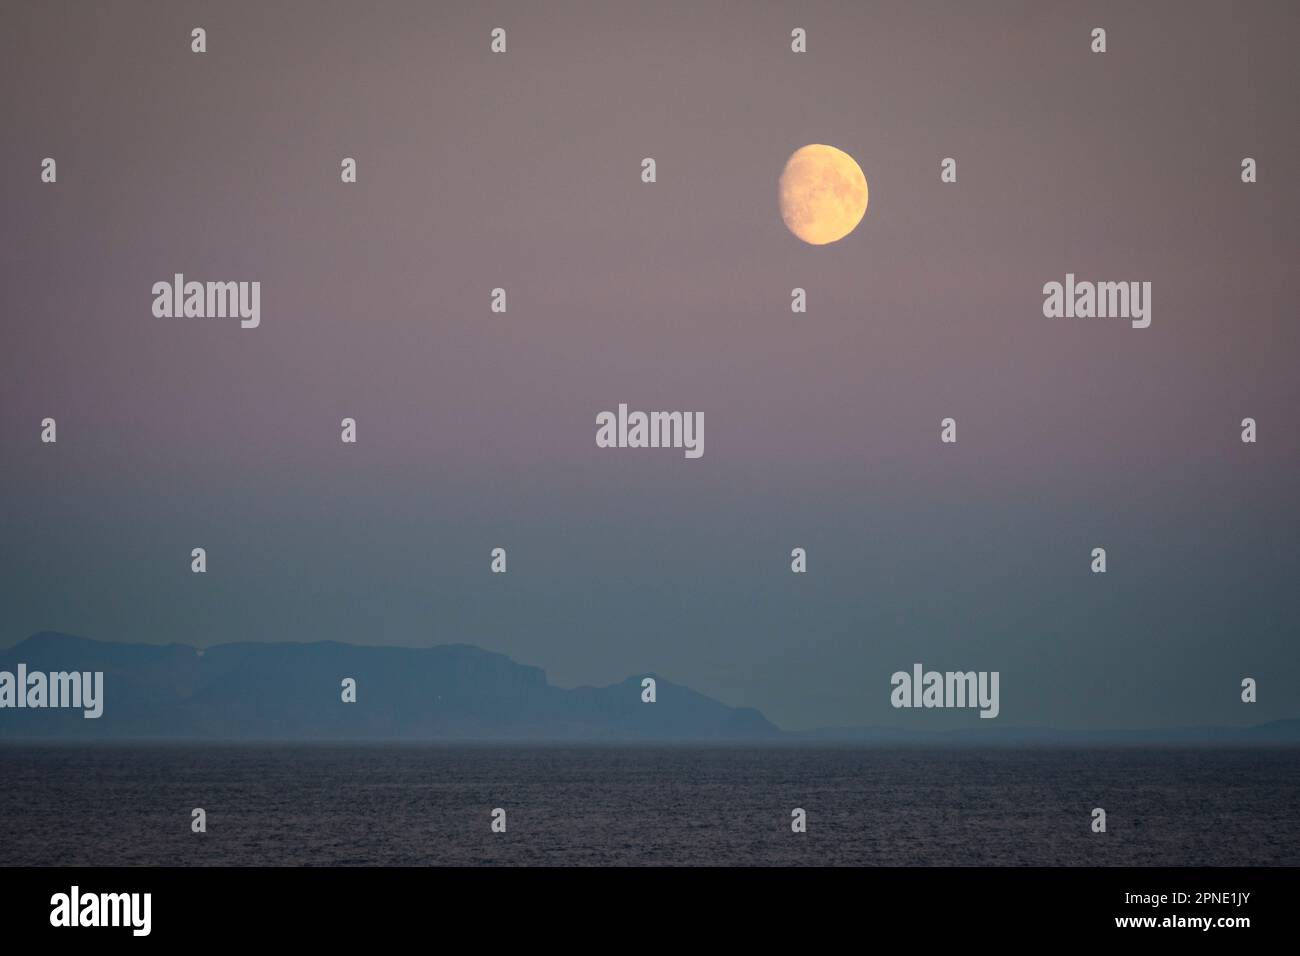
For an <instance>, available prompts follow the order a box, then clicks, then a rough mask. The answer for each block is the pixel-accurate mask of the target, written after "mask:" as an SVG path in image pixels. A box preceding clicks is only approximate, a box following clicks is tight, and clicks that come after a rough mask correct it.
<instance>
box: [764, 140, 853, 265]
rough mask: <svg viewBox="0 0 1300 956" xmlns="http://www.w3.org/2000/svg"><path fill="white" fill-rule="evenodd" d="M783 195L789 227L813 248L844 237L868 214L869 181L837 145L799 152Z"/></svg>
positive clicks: (791, 164) (789, 164)
mask: <svg viewBox="0 0 1300 956" xmlns="http://www.w3.org/2000/svg"><path fill="white" fill-rule="evenodd" d="M780 194H781V218H782V219H784V220H785V224H786V227H787V228H788V229H789V230H790V231H791V232H793V233H794V234H795V235H796V236H798V237H799V238H800V239H802V240H803V241H804V242H810V243H812V244H813V245H814V246H824V245H826V243H828V242H835V240H837V239H843V238H844V237H845V236H847V235H848V234H849V233H851V232H852V231H853V230H854V229H856V228H857V225H858V223H860V222H861V221H862V217H863V216H864V215H866V212H867V177H866V176H864V175H862V167H861V166H859V165H858V164H857V162H855V161H854V159H853V157H852V156H850V155H849V154H848V153H846V152H844V151H843V150H840V149H836V148H835V147H834V146H823V145H821V144H819V143H817V144H813V145H811V146H803V147H800V148H799V149H796V150H795V151H794V154H793V155H792V156H791V157H790V158H789V160H787V161H786V164H785V169H784V170H783V171H782V173H781V187H780Z"/></svg>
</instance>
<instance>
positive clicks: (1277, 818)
mask: <svg viewBox="0 0 1300 956" xmlns="http://www.w3.org/2000/svg"><path fill="white" fill-rule="evenodd" d="M196 808H202V809H203V810H204V812H205V816H206V832H204V833H195V832H193V829H192V821H193V819H194V814H193V811H194V810H195V809H196ZM1094 808H1102V809H1104V810H1105V812H1106V817H1105V819H1106V829H1105V832H1104V833H1099V832H1093V821H1094V815H1093V810H1094ZM498 809H499V810H502V811H504V815H502V814H496V815H495V816H496V817H497V818H501V817H502V816H504V821H505V830H504V832H494V831H493V828H492V821H493V819H494V811H496V810H498ZM796 809H801V810H803V811H804V814H805V816H806V821H807V829H806V832H803V833H796V832H794V831H793V830H792V826H791V823H792V820H793V819H794V817H793V816H792V814H793V812H794V811H795V810H796ZM0 865H3V866H44V865H50V866H72V865H76V866H110V865H111V866H135V865H173V866H218V865H239V866H389V865H403V866H478V865H489V866H664V865H678V866H953V865H955V866H1023V865H1037V866H1078V865H1083V866H1296V865H1300V748H1295V747H1270V748H1231V749H1212V748H1197V747H1170V748H1155V749H1153V748H1149V747H1142V748H1138V747H1131V748H1121V747H1113V748H1086V747H1062V748H1056V747H1026V748H1014V747H997V748H987V749H984V748H971V747H952V748H944V747H908V748H895V747H885V748H882V747H868V746H847V745H846V746H819V745H812V744H798V745H770V746H766V745H765V746H732V745H717V746H659V745H648V744H646V745H617V746H615V745H583V746H569V745H564V746H561V745H533V746H522V745H489V744H483V745H450V744H369V743H367V744H302V743H298V744H271V743H256V744H249V743H238V744H235V743H231V744H212V743H202V744H180V743H164V744H154V743H151V744H134V743H130V744H128V743H120V744H119V743H98V744H94V745H86V744H71V743H68V744H62V743H60V744H23V743H12V742H10V743H3V744H0Z"/></svg>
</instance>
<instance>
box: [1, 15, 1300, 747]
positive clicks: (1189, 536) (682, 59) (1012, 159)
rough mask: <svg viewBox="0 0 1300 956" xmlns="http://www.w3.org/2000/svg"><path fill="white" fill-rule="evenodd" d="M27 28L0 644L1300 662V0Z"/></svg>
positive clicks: (795, 686) (1220, 689)
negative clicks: (1130, 303) (73, 639)
mask: <svg viewBox="0 0 1300 956" xmlns="http://www.w3.org/2000/svg"><path fill="white" fill-rule="evenodd" d="M194 26H204V27H206V29H207V31H208V44H209V52H208V53H206V54H204V55H201V56H200V55H194V54H192V53H190V51H189V31H190V29H191V28H192V27H194ZM494 26H503V27H505V28H506V29H507V30H508V31H509V34H508V35H509V52H508V53H507V54H506V55H504V56H494V55H492V54H490V53H489V50H488V34H489V30H490V29H491V28H492V27H494ZM795 26H802V27H804V28H805V29H806V30H807V31H808V38H809V39H808V44H809V52H808V53H807V54H804V55H795V54H792V53H791V52H790V50H789V35H790V30H791V29H792V28H793V27H795ZM1094 26H1104V27H1105V28H1106V29H1107V31H1108V42H1109V52H1107V53H1106V54H1104V55H1094V54H1092V53H1091V52H1090V51H1089V33H1090V30H1091V29H1092V28H1093V27H1094ZM0 35H3V36H4V37H5V38H6V39H5V41H4V51H5V54H4V56H3V57H0V115H3V118H4V135H3V136H2V137H0V175H3V199H2V209H3V215H0V253H2V256H0V270H2V271H0V321H2V322H3V348H2V349H0V481H2V483H3V493H2V495H0V644H10V643H13V642H15V641H18V640H21V639H22V638H24V637H26V636H28V635H29V634H31V633H32V632H34V631H38V630H43V629H52V630H63V631H68V632H72V633H76V634H81V635H84V636H87V637H95V638H101V639H116V640H135V641H147V642H170V641H178V642H183V643H191V644H197V645H207V644H213V643H219V642H225V641H233V640H304V641H305V640H317V639H333V640H342V641H351V642H356V643H376V644H377V643H386V644H404V645H414V646H424V645H428V644H436V643H445V642H452V641H463V642H468V643H472V644H476V645H479V646H481V647H484V648H488V649H491V650H496V651H501V652H503V653H506V654H509V655H511V656H512V657H514V658H516V659H517V660H519V661H521V662H524V663H529V664H536V665H539V666H541V667H543V668H545V669H546V671H547V673H548V675H549V676H550V678H551V680H552V681H553V682H555V683H558V684H561V685H564V686H573V685H577V684H584V683H595V684H605V683H612V682H615V681H618V680H621V679H622V678H624V677H626V676H628V675H632V674H638V673H642V672H646V671H654V672H657V673H659V674H662V675H664V676H666V677H668V678H670V679H674V680H677V681H680V682H682V683H686V684H688V685H689V686H691V687H693V688H695V689H697V690H699V691H701V692H704V693H707V694H711V695H714V696H716V697H718V698H720V699H722V700H724V701H726V702H727V703H730V704H735V705H748V706H754V707H758V708H760V709H761V710H762V711H763V712H764V713H765V714H766V715H767V716H768V717H770V718H771V719H773V720H774V721H776V722H777V723H778V724H780V725H782V726H784V727H787V728H803V727H811V726H824V725H849V724H880V725H893V726H913V727H925V728H935V727H940V726H956V725H966V724H978V723H979V721H978V719H977V718H976V717H975V714H974V712H969V711H968V712H957V713H952V712H947V713H945V712H917V711H895V710H893V709H892V708H891V707H890V706H889V675H890V674H891V673H892V672H893V671H895V670H898V669H908V668H910V665H911V664H912V663H913V662H914V661H921V662H924V663H925V664H926V665H927V666H930V667H935V668H938V669H963V670H965V669H976V670H999V671H1001V674H1002V677H1001V698H1002V699H1001V717H1000V719H999V722H1000V723H1001V724H1004V725H1053V726H1061V727H1079V728H1110V727H1122V726H1153V727H1154V726H1169V725H1178V724H1209V723H1224V724H1242V723H1256V722H1261V721H1264V720H1269V719H1274V718H1282V717H1293V716H1298V715H1300V651H1298V650H1297V638H1298V637H1300V588H1298V587H1297V582H1300V546H1298V545H1297V537H1296V534H1297V529H1300V496H1298V495H1297V488H1298V487H1300V467H1297V463H1300V428H1298V427H1297V425H1298V423H1297V416H1298V415H1300V375H1298V374H1297V360H1298V359H1300V333H1298V332H1297V301H1298V299H1297V288H1296V283H1297V281H1300V273H1298V272H1297V268H1296V264H1297V261H1300V259H1298V255H1297V254H1298V253H1300V243H1298V242H1297V231H1296V230H1297V226H1296V223H1297V221H1298V217H1300V186H1297V183H1296V179H1295V173H1294V164H1295V159H1296V156H1297V155H1300V123H1297V115H1296V114H1297V111H1296V105H1295V91H1296V89H1298V88H1300V66H1298V65H1297V58H1296V56H1295V50H1296V48H1297V45H1298V43H1300V8H1297V7H1296V6H1295V5H1294V4H1285V3H1241V4H1224V3H1214V4H1199V3H1196V4H1194V3H1172V2H1171V3H1147V4H1142V5H1140V6H1138V5H1133V4H1127V3H1124V4H1121V3H1115V4H1090V5H1089V7H1088V10H1087V12H1076V11H1072V10H1071V9H1070V8H1069V7H1067V6H1066V5H1047V4H1040V3H1033V2H1025V3H1001V4H992V3H980V4H968V3H952V4H939V3H925V4H920V3H903V2H898V3H889V4H879V5H877V4H872V5H865V4H863V5H856V4H854V5H849V4H841V3H811V4H798V5H797V6H796V5H794V4H777V3H741V2H735V3H721V2H711V3H705V4H701V3H655V4H636V5H634V4H626V3H603V2H602V3H597V2H592V3H582V4H564V3H553V4H546V5H545V6H543V5H540V4H523V3H520V4H501V3H468V2H467V3H460V4H441V3H439V4H431V3H423V2H409V3H381V4H375V5H371V4H363V3H306V2H301V3H273V4H262V3H222V4H211V5H209V4H197V3H164V2H157V3H115V4H111V5H109V4H102V5H100V4H81V3H41V4H35V3H30V4H6V5H5V7H4V9H3V11H2V12H0ZM812 142H822V143H828V144H831V145H834V146H837V147H839V148H841V149H843V150H846V151H847V152H849V153H850V154H852V155H853V156H854V157H855V158H856V159H857V160H858V162H859V163H860V164H861V166H862V168H863V170H864V172H865V173H866V176H867V180H868V182H869V184H870V190H871V202H870V207H869V209H868V212H867V215H866V218H865V219H864V220H863V222H862V224H861V225H860V226H859V227H858V229H857V231H856V232H855V233H853V234H852V235H851V236H849V237H848V238H847V239H845V240H843V241H842V242H839V243H836V244H834V245H831V246H825V247H813V246H808V245H805V244H803V243H801V242H800V241H798V240H797V239H795V238H794V237H793V236H791V235H790V234H789V233H788V232H787V231H786V229H785V227H784V226H783V224H782V222H781V217H780V214H779V211H778V209H777V204H776V183H777V177H778V176H779V175H780V172H781V169H782V166H783V164H784V163H785V160H786V158H787V157H788V156H789V154H790V153H791V152H792V151H793V150H794V149H796V148H798V147H799V146H802V145H804V144H806V143H812ZM45 156H52V157H54V158H56V159H57V161H58V174H59V181H58V183H57V184H55V185H46V184H42V183H41V182H40V181H39V171H40V169H39V166H40V161H41V159H42V158H43V157H45ZM344 156H352V157H355V158H356V159H357V162H358V166H359V180H360V181H359V182H358V183H357V184H356V185H346V186H345V185H343V184H342V183H340V181H339V163H340V160H341V159H342V158H343V157H344ZM645 156H653V157H655V159H656V161H657V163H658V180H659V181H658V182H657V183H655V184H653V185H646V184H643V183H642V182H641V181H640V161H641V159H642V157H645ZM946 156H952V157H955V158H956V159H957V162H958V182H957V184H955V185H944V184H941V183H940V181H939V164H940V161H941V159H943V158H944V157H946ZM1243 156H1252V157H1255V158H1256V159H1257V160H1258V163H1259V182H1258V183H1256V184H1253V185H1244V184H1242V183H1241V182H1240V179H1239V166H1240V161H1241V158H1242V157H1243ZM174 272H183V273H185V274H186V276H187V278H192V279H198V280H250V281H251V280H258V281H260V282H261V283H262V324H261V327H260V328H258V329H256V330H243V329H240V328H239V324H238V321H237V320H221V319H209V320H203V319H188V320H186V319H158V318H154V317H153V315H152V313H151V305H152V295H151V293H150V287H151V286H152V284H153V283H154V282H155V281H158V280H166V279H170V277H171V276H172V274H173V273H174ZM1067 272H1074V273H1075V274H1076V275H1077V276H1078V277H1079V278H1080V279H1091V280H1147V281H1150V282H1151V283H1152V285H1153V291H1152V305H1153V313H1152V316H1153V319H1152V324H1151V327H1150V328H1149V329H1145V330H1137V329H1132V328H1130V327H1129V325H1128V323H1127V322H1124V321H1122V320H1103V319H1092V320H1088V319H1075V320H1049V319H1045V318H1044V317H1043V315H1042V299H1043V297H1042V292H1041V289H1042V286H1043V284H1044V283H1045V282H1049V281H1053V280H1056V281H1060V280H1062V279H1063V278H1064V276H1065V274H1066V273H1067ZM495 286H504V287H505V288H506V289H507V290H508V294H509V311H508V313H507V314H505V315H496V314H492V313H491V312H490V311H489V308H488V305H489V292H490V290H491V289H492V288H493V287H495ZM794 286H802V287H804V288H806V289H807V290H808V300H809V311H808V313H807V314H806V315H793V314H791V312H790V309H789V301H790V289H791V288H792V287H794ZM619 402H627V403H629V404H630V405H631V406H632V407H633V408H639V409H643V410H659V409H665V410H691V411H702V412H703V413H704V416H705V423H706V427H705V454H704V457H703V458H701V459H699V460H686V459H685V458H683V457H682V455H681V453H680V452H674V451H631V450H623V451H611V450H602V449H598V448H596V447H595V442H594V437H595V416H596V414H597V412H599V411H601V410H604V409H613V408H616V407H617V405H618V403H619ZM948 415H951V416H953V417H955V418H956V419H957V421H958V437H959V441H958V443H957V444H956V445H943V444H941V443H940V442H939V421H940V419H941V418H943V417H944V416H948ZM45 416H53V417H55V418H56V419H57V420H58V428H59V441H58V444H57V445H55V446H47V445H42V444H41V443H40V441H39V423H40V420H41V419H42V418H43V417H45ZM344 416H352V417H355V418H356V419H357V421H358V426H359V427H358V431H359V443H358V444H357V445H356V446H346V445H343V444H342V443H341V442H340V441H339V428H338V425H339V420H340V419H341V418H343V417H344ZM1245 416H1252V417H1254V418H1256V419H1257V421H1258V422H1259V436H1260V440H1259V443H1258V444H1255V445H1244V444H1242V443H1241V442H1240V440H1239V432H1240V425H1239V423H1240V421H1241V419H1242V418H1243V417H1245ZM196 546H202V547H205V548H206V549H207V551H208V556H209V572H208V573H207V574H206V575H203V576H200V575H194V574H191V573H190V570H189V561H190V559H189V554H190V549H191V548H193V547H196ZM498 546H500V547H505V548H507V549H508V552H509V573H508V574H507V575H504V576H501V575H492V574H490V573H488V560H489V551H490V550H491V549H492V548H494V547H498ZM795 546H802V547H805V548H807V549H808V552H809V573H808V574H806V575H794V574H791V573H790V569H789V563H790V558H789V554H790V549H791V548H793V547H795ZM1097 546H1102V547H1105V548H1106V549H1107V551H1108V559H1109V571H1108V573H1107V574H1105V575H1093V574H1091V573H1090V572H1089V553H1090V551H1091V549H1092V548H1093V547H1097ZM1243 676H1253V677H1255V678H1256V679H1257V680H1258V681H1259V688H1260V690H1259V693H1260V701H1259V703H1258V704H1256V705H1254V706H1246V705H1243V704H1241V703H1240V701H1239V696H1238V695H1239V682H1240V680H1241V678H1242V677H1243Z"/></svg>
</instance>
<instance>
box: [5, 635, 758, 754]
mask: <svg viewBox="0 0 1300 956" xmlns="http://www.w3.org/2000/svg"><path fill="white" fill-rule="evenodd" d="M19 662H22V663H24V664H26V665H27V668H28V670H29V671H45V672H51V671H73V670H75V671H103V672H104V713H103V716H102V717H99V718H98V719H94V720H87V719H85V718H84V717H83V716H82V713H81V711H79V710H55V709H37V710H32V709H26V708H21V709H10V708H5V709H3V710H0V739H5V738H9V739H12V738H31V737H40V738H71V739H93V738H184V739H190V738H202V739H247V740H256V739H288V740H297V739H302V740H350V739H407V740H446V739H456V740H476V739H487V740H491V739H506V740H634V739H644V740H735V739H747V740H758V739H767V738H775V737H776V736H777V735H779V733H780V731H779V730H778V729H777V727H776V726H774V725H773V724H772V723H770V722H769V721H768V720H767V719H766V718H765V717H764V716H763V715H762V714H760V713H759V712H758V711H756V710H753V709H751V708H735V707H728V706H727V705H725V704H722V703H720V702H719V701H716V700H713V699H712V698H709V697H705V696H704V695H703V694H698V693H696V692H695V691H693V690H690V689H689V688H686V687H682V686H681V685H679V684H674V683H672V682H671V681H668V680H665V679H663V678H662V677H659V676H658V675H655V674H645V675H636V676H634V677H629V678H627V679H626V680H625V681H623V682H622V683H619V684H614V685H611V686H609V687H579V688H575V689H573V690H565V689H563V688H559V687H554V686H552V685H551V684H549V683H548V682H547V680H546V674H545V673H544V672H543V671H542V670H541V669H540V668H537V667H529V666H526V665H523V664H517V663H515V662H514V661H513V660H511V659H510V658H508V657H506V656H505V655H503V654H495V653H492V652H489V651H484V650H481V649H479V648H477V647H472V646H470V645H468V644H444V645H439V646H436V647H428V648H407V647H363V646H359V645H355V644H340V643H336V642H332V641H322V642H317V643H307V644H304V643H261V642H243V643H232V644H218V645H216V646H213V647H208V648H204V649H203V650H201V651H200V650H199V649H197V648H194V647H190V646H187V645H184V644H166V645H157V644H128V643H119V642H111V641H95V640H90V639H88V638H83V637H74V636H72V635H69V634H59V633H54V632H49V631H46V632H42V633H39V634H34V635H32V636H31V637H29V638H27V639H26V640H24V641H21V642H19V643H18V644H16V645H14V646H13V647H11V648H8V649H6V650H2V651H0V670H6V671H10V672H13V671H14V670H15V668H16V666H17V664H18V663H19ZM345 677H351V678H354V679H355V680H356V682H357V701H356V703H346V704H345V703H343V702H342V700H341V696H340V693H341V682H342V680H343V678H345ZM642 677H654V678H655V680H656V695H657V700H656V702H655V703H643V702H642V700H641V680H642Z"/></svg>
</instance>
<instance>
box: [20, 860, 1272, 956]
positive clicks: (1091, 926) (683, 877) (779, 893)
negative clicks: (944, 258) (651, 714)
mask: <svg viewBox="0 0 1300 956" xmlns="http://www.w3.org/2000/svg"><path fill="white" fill-rule="evenodd" d="M1296 873H1297V871H1296V870H1294V869H1265V868H1169V869H1164V868H1141V869H1138V868H1106V869H1082V868H1081V869H1034V868H1026V869H1011V868H991V869H974V868H898V869H878V868H872V869H815V868H814V869H708V868H699V869H667V868H662V869H654V868H644V869H486V868H479V869H468V868H467V869H403V868H383V869H367V868H345V869H273V868H261V869H258V868H250V869H226V868H120V869H119V868H84V869H70V868H35V869H21V868H9V869H0V885H3V892H2V893H0V913H2V914H3V927H4V929H3V933H4V938H5V940H6V942H12V941H14V940H15V939H19V938H36V939H39V940H40V941H41V942H49V943H58V942H59V940H60V937H62V939H63V942H68V941H69V940H72V941H75V942H76V943H77V944H78V945H84V944H90V945H98V944H99V943H101V942H102V943H113V941H114V940H116V941H118V942H123V943H134V944H141V945H148V943H147V942H146V941H147V940H154V941H160V942H162V943H165V944H176V943H191V942H194V943H201V944H203V945H205V946H208V945H213V944H220V943H247V942H262V941H275V940H284V941H291V942H293V943H294V944H295V945H299V944H305V943H312V942H319V943H322V944H326V945H338V944H340V943H344V942H349V941H353V942H357V943H369V944H372V945H373V944H374V943H375V942H377V941H380V940H384V939H389V938H393V939H398V938H402V937H405V938H407V939H415V940H421V939H423V940H425V941H426V942H428V943H430V944H432V945H435V946H436V945H442V946H451V945H456V946H457V948H463V947H464V945H465V944H470V945H472V944H473V943H475V942H479V941H482V942H492V943H496V942H499V941H501V940H503V939H511V938H516V937H517V938H519V939H521V940H522V941H526V942H529V943H530V944H532V945H542V944H547V943H555V944H559V945H563V944H564V943H566V942H577V941H580V940H581V939H586V940H587V941H588V942H594V941H599V940H604V941H605V942H606V943H608V944H610V945H614V946H616V947H617V946H619V945H621V944H620V942H619V941H622V943H623V944H626V945H629V946H633V945H637V942H636V941H637V940H638V939H640V940H645V941H655V940H657V941H658V945H663V946H669V945H671V947H672V948H678V947H679V946H682V945H686V944H688V943H690V942H692V941H698V936H682V935H680V934H681V932H682V931H684V930H685V928H686V927H693V929H692V930H691V932H692V933H693V934H694V933H697V932H698V933H699V934H703V935H705V936H708V937H710V938H712V937H721V938H725V939H726V940H728V941H729V942H731V943H735V942H738V941H740V940H744V939H749V938H753V939H755V940H759V941H763V942H773V941H774V940H775V939H779V938H781V937H782V936H784V935H785V934H786V933H789V934H792V935H793V936H794V937H795V938H797V937H799V936H800V935H801V934H806V933H809V932H815V933H816V934H817V936H818V937H823V934H825V933H827V932H840V931H843V932H848V933H850V934H852V935H851V937H850V938H856V939H861V940H864V941H865V940H868V939H876V940H879V941H882V942H883V940H884V939H887V938H889V937H888V935H885V936H878V935H877V934H878V933H888V932H904V933H906V934H908V935H909V936H910V937H914V938H915V940H916V941H917V942H918V943H921V942H932V941H934V940H937V939H966V940H968V941H970V942H976V941H985V942H986V941H997V940H1003V939H1005V940H1018V939H1026V940H1033V939H1044V938H1047V939H1075V938H1079V937H1088V938H1093V937H1097V936H1107V937H1110V938H1113V939H1117V938H1120V937H1123V936H1132V937H1134V938H1135V939H1136V940H1139V941H1140V940H1159V939H1165V938H1167V939H1173V940H1180V941H1186V940H1189V939H1190V938H1192V937H1200V938H1204V939H1207V940H1208V939H1212V940H1214V941H1215V942H1216V943H1229V944H1230V943H1231V942H1232V941H1233V940H1237V939H1247V938H1255V939H1258V938H1267V937H1268V936H1272V935H1273V934H1275V933H1279V932H1283V931H1285V929H1286V927H1287V925H1288V924H1292V923H1293V921H1294V918H1295V916H1296V913H1295V910H1296V902H1297V901H1296V896H1295V891H1296V888H1297V880H1296ZM73 887H76V890H75V891H74V890H73V889H72V888H73ZM145 893H147V894H149V897H148V911H147V915H148V920H147V929H148V934H147V935H145V934H143V933H141V932H138V931H139V930H142V929H144V928H146V926H145V924H146V920H145V919H144V916H145V909H144V896H143V895H142V894H145ZM105 894H113V895H112V896H108V897H106V896H105ZM121 894H141V895H140V896H122V895H121ZM74 901H75V904H76V905H75V906H74ZM74 910H75V911H76V915H75V916H74V915H73V911H74ZM113 921H116V922H118V923H119V924H121V925H118V926H85V925H80V924H82V923H85V922H110V923H111V922H113ZM74 922H75V923H77V924H78V925H76V926H73V925H71V924H72V923H74ZM55 923H62V924H67V925H54V924H55ZM1243 933H1244V934H1247V935H1246V936H1242V935H1240V934H1243ZM1261 933H1263V934H1265V935H1264V937H1261V936H1260V935H1259V934H1261ZM73 934H75V935H73ZM411 934H414V935H413V936H412V935H411ZM592 934H599V935H592ZM607 934H617V935H607ZM917 934H919V935H917ZM456 939H459V940H460V942H459V943H453V940H456ZM805 942H807V940H806V939H805ZM421 948H428V947H427V946H423V945H422V946H421ZM14 951H15V952H17V950H14Z"/></svg>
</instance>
